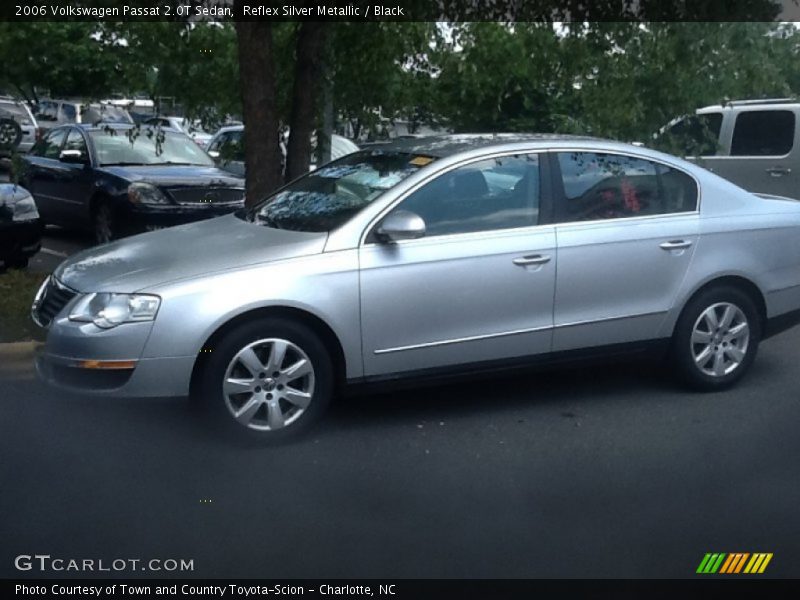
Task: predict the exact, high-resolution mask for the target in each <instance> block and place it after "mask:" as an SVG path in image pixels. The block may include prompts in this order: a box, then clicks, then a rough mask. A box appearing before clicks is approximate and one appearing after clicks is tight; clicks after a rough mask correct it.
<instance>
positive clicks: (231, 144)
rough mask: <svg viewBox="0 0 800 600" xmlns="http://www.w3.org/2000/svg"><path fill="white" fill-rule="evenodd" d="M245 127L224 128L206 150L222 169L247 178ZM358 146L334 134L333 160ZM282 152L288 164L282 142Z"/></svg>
mask: <svg viewBox="0 0 800 600" xmlns="http://www.w3.org/2000/svg"><path fill="white" fill-rule="evenodd" d="M243 140H244V125H229V126H227V127H222V128H220V129H219V131H217V133H215V134H214V137H212V138H211V140H210V141H209V142H208V146H207V147H206V150H207V151H208V155H209V156H210V157H211V158H213V159H214V162H215V163H216V164H217V166H218V167H220V168H221V169H225V170H226V171H230V172H231V173H234V174H236V175H238V176H239V177H244V176H245V167H244V142H243ZM357 150H358V146H356V145H355V144H354V143H353V142H351V141H350V140H348V139H347V138H345V137H342V136H340V135H336V134H333V135H332V136H331V160H336V159H337V158H341V157H343V156H346V155H348V154H350V153H351V152H356V151H357ZM281 152H282V153H283V156H284V163H285V162H286V145H285V143H284V142H283V141H282V142H281ZM315 158H316V157H315V156H314V155H313V154H312V163H311V170H312V171H313V170H314V169H316V168H317V165H316V162H315Z"/></svg>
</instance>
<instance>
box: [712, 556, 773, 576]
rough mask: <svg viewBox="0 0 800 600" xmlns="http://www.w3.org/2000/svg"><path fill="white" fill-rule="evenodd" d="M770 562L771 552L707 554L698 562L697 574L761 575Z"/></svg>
mask: <svg viewBox="0 0 800 600" xmlns="http://www.w3.org/2000/svg"><path fill="white" fill-rule="evenodd" d="M771 560H772V552H755V553H753V554H751V553H749V552H731V553H725V552H714V553H712V552H708V553H706V555H705V556H704V557H703V560H701V561H700V566H699V567H697V571H696V572H697V573H700V574H703V575H707V574H714V573H719V574H725V575H736V574H739V573H748V574H751V575H755V574H760V573H763V572H764V571H765V570H766V568H767V565H768V564H769V561H771Z"/></svg>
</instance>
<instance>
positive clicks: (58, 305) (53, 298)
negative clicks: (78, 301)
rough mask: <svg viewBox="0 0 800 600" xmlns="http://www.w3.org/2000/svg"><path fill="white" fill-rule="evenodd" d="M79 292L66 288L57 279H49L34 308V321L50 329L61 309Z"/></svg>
mask: <svg viewBox="0 0 800 600" xmlns="http://www.w3.org/2000/svg"><path fill="white" fill-rule="evenodd" d="M77 293H78V292H76V291H75V290H72V289H70V288H68V287H67V286H65V285H64V284H63V283H61V282H60V281H58V280H57V279H56V278H55V277H52V276H51V277H49V278H48V279H47V284H46V285H45V288H44V291H43V292H42V296H41V298H39V300H38V303H36V304H34V306H33V319H34V321H36V323H38V324H39V325H40V326H42V327H48V326H49V325H50V323H52V322H53V319H54V318H55V317H56V315H57V314H58V313H60V312H61V309H62V308H64V307H65V306H66V305H67V302H69V301H70V300H72V299H73V298H74V297H75V296H76V295H77Z"/></svg>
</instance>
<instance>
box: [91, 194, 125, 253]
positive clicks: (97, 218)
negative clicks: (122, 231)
mask: <svg viewBox="0 0 800 600" xmlns="http://www.w3.org/2000/svg"><path fill="white" fill-rule="evenodd" d="M92 226H93V230H94V240H95V242H97V243H98V244H107V243H108V242H112V241H114V240H116V239H117V238H119V237H120V235H119V219H118V218H117V215H116V213H115V211H114V209H113V208H112V207H111V204H109V203H108V202H100V203H98V204H97V206H96V207H95V209H94V212H93V214H92Z"/></svg>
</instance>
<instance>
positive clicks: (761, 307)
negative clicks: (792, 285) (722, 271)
mask: <svg viewBox="0 0 800 600" xmlns="http://www.w3.org/2000/svg"><path fill="white" fill-rule="evenodd" d="M720 286H729V287H734V288H737V289H739V290H741V291H743V292H744V293H745V294H747V295H748V296H749V297H750V298H751V299H752V300H753V302H754V303H755V305H756V308H757V309H758V316H759V324H760V325H761V331H762V332H763V331H764V330H765V327H766V324H767V301H766V298H765V296H764V293H763V292H762V291H761V288H759V287H758V285H756V284H755V283H754V282H753V281H752V280H751V279H748V278H747V277H744V276H742V275H723V276H720V277H715V278H714V279H711V280H709V281H706V282H705V283H703V284H701V285H700V286H698V287H697V288H696V289H694V291H692V293H691V294H689V296H688V297H686V299H685V300H684V302H683V303H682V304H681V306H680V310H679V311H676V313H675V317H674V319H673V320H672V322H671V323H670V329H669V336H672V335H673V334H674V332H675V326H676V325H677V323H678V321H679V320H680V317H681V315H682V314H683V311H685V310H686V307H687V306H689V304H691V302H692V301H693V300H694V299H695V298H697V297H698V296H699V295H700V294H702V293H704V292H706V291H708V290H709V289H712V288H715V287H720Z"/></svg>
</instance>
